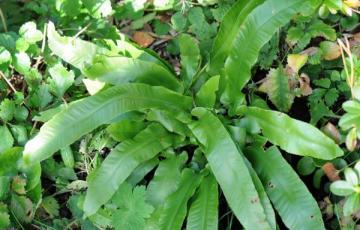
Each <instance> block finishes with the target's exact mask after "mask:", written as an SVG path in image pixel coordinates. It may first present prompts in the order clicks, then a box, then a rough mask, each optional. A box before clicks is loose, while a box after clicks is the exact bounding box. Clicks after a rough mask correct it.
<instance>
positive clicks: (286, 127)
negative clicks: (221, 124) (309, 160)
mask: <svg viewBox="0 0 360 230" xmlns="http://www.w3.org/2000/svg"><path fill="white" fill-rule="evenodd" d="M245 114H246V116H247V117H249V118H250V119H253V120H255V121H256V122H257V123H258V124H259V126H260V127H261V130H262V134H263V135H264V136H265V137H266V138H268V139H269V141H270V142H272V143H273V144H275V145H278V146H280V148H282V149H283V150H285V151H287V152H288V153H292V154H296V155H300V156H309V157H314V158H318V159H325V160H331V159H334V158H336V157H339V156H342V155H343V154H344V153H343V151H342V150H341V148H340V147H339V146H338V145H337V144H336V143H335V142H334V141H333V140H332V139H331V138H329V137H327V136H326V135H325V134H324V133H322V132H321V131H320V130H318V129H317V128H316V127H314V126H312V125H310V124H308V123H306V122H302V121H299V120H295V119H292V118H291V117H289V116H288V115H286V114H284V113H280V112H276V111H271V110H265V109H260V108H257V107H248V108H247V109H246V112H245Z"/></svg>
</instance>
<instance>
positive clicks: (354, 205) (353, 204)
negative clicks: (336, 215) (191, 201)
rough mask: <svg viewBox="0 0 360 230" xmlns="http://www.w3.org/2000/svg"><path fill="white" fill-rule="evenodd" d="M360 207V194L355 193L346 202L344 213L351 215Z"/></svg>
mask: <svg viewBox="0 0 360 230" xmlns="http://www.w3.org/2000/svg"><path fill="white" fill-rule="evenodd" d="M359 209H360V194H359V193H354V194H352V195H351V196H349V197H348V198H346V201H345V203H344V215H345V216H350V215H351V214H353V213H355V212H356V211H358V210H359Z"/></svg>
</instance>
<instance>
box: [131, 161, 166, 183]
mask: <svg viewBox="0 0 360 230" xmlns="http://www.w3.org/2000/svg"><path fill="white" fill-rule="evenodd" d="M158 164H159V159H158V157H154V158H153V159H151V160H148V161H146V162H143V163H141V164H140V165H139V166H138V167H136V169H134V171H133V172H132V173H131V175H130V176H129V177H128V178H127V179H126V182H128V183H129V184H131V185H132V186H135V185H136V184H137V183H139V182H140V181H141V180H142V179H143V178H144V177H145V176H146V174H148V173H149V172H150V171H151V170H153V169H154V168H155V167H156V166H157V165H158Z"/></svg>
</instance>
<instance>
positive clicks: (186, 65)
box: [178, 34, 201, 89]
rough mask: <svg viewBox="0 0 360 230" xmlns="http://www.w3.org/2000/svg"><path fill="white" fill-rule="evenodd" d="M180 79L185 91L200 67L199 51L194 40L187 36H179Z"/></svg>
mask: <svg viewBox="0 0 360 230" xmlns="http://www.w3.org/2000/svg"><path fill="white" fill-rule="evenodd" d="M178 39H179V46H180V58H181V78H182V80H183V82H184V85H185V88H186V89H187V88H188V87H189V86H190V85H191V83H192V80H193V77H194V76H195V74H196V72H197V71H198V69H199V66H200V58H201V56H200V50H199V46H198V44H197V41H196V39H195V38H193V37H191V36H190V35H188V34H181V35H180V36H179V38H178Z"/></svg>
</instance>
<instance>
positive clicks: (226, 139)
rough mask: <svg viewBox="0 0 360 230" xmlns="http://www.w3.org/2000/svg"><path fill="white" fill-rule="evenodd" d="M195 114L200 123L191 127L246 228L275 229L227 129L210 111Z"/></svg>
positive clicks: (230, 202) (228, 200)
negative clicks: (267, 216)
mask: <svg viewBox="0 0 360 230" xmlns="http://www.w3.org/2000/svg"><path fill="white" fill-rule="evenodd" d="M192 114H193V115H194V116H196V117H197V118H198V121H196V122H193V123H191V124H190V125H189V127H190V129H191V130H192V132H193V134H194V135H195V137H196V139H197V140H198V141H199V143H200V144H201V145H202V146H204V150H203V151H204V153H205V156H206V158H207V160H208V164H209V166H210V168H211V171H212V172H213V174H214V176H215V178H216V180H217V182H218V183H219V185H220V187H221V189H222V191H223V192H224V196H225V198H226V200H227V202H228V204H229V206H230V208H231V209H232V211H233V212H234V214H235V216H236V217H237V218H238V219H239V220H240V222H241V224H242V225H243V226H244V227H245V228H249V229H252V228H254V226H257V227H258V229H271V227H270V225H269V223H268V222H267V220H266V215H265V212H264V208H263V207H262V205H261V203H260V202H259V195H258V193H257V191H256V188H255V186H254V183H253V181H252V179H251V175H250V173H249V171H248V168H247V166H246V163H245V161H244V159H243V157H242V155H241V151H240V149H238V147H237V146H236V144H235V143H234V141H233V140H232V138H231V136H230V134H229V133H228V131H227V130H226V128H225V127H224V126H223V124H222V123H221V121H220V120H219V119H218V118H217V117H216V116H215V115H213V114H212V113H211V112H210V111H208V110H207V109H204V108H196V109H194V110H193V112H192ZM215 130H216V132H214V131H215ZM225 166H226V167H225ZM244 185H246V186H244Z"/></svg>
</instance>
